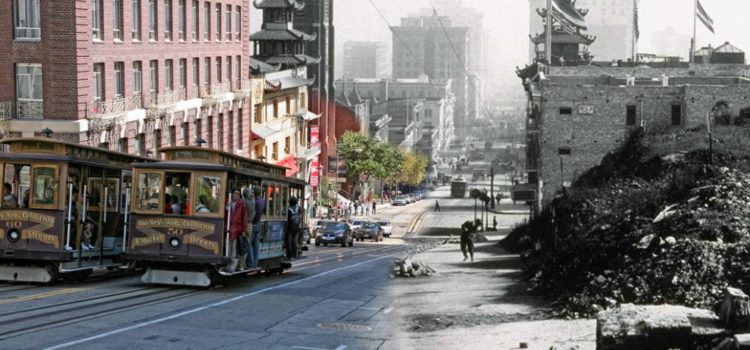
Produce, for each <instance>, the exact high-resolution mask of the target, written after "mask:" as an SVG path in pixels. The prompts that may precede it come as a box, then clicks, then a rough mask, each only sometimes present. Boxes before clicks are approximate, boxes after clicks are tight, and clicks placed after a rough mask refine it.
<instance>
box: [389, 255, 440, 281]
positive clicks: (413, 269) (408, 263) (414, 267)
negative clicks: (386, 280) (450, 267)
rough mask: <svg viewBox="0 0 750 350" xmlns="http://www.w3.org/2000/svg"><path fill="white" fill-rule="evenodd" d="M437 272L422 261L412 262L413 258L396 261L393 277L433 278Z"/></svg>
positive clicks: (394, 262)
mask: <svg viewBox="0 0 750 350" xmlns="http://www.w3.org/2000/svg"><path fill="white" fill-rule="evenodd" d="M434 273H435V270H434V269H433V268H431V267H430V266H429V265H427V264H425V263H423V262H421V261H412V259H411V258H406V259H396V260H394V261H393V276H396V277H419V276H432V275H433V274H434Z"/></svg>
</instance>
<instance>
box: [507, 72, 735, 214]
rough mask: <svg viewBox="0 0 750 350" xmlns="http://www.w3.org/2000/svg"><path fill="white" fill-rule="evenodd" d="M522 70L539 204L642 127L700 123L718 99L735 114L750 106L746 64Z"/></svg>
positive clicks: (529, 167) (532, 179)
mask: <svg viewBox="0 0 750 350" xmlns="http://www.w3.org/2000/svg"><path fill="white" fill-rule="evenodd" d="M542 71H546V74H543V73H540V72H542ZM518 73H519V77H520V78H521V79H522V80H523V84H524V88H525V91H526V93H527V96H528V105H529V108H528V118H527V123H526V134H527V138H526V139H527V148H526V149H527V162H526V171H527V176H528V184H527V185H526V186H529V187H531V188H534V189H536V190H537V192H538V194H539V197H538V199H539V201H538V204H539V205H538V206H537V208H538V209H539V208H541V206H542V204H544V203H548V202H549V201H551V200H552V198H553V197H554V195H555V193H557V192H558V191H560V190H561V188H562V186H563V185H566V186H567V185H569V184H570V183H573V182H574V181H575V180H576V179H577V178H578V177H579V176H580V175H581V174H583V173H584V172H585V171H587V170H588V169H590V168H591V167H593V166H596V165H598V164H599V163H600V162H601V160H602V158H603V157H604V156H605V155H606V154H607V153H609V152H612V151H614V150H616V149H617V148H618V147H619V146H621V145H623V144H624V142H625V141H626V140H627V138H628V137H629V135H630V134H631V133H633V132H634V131H636V130H638V129H640V128H643V129H646V130H653V129H657V130H665V131H666V132H669V131H672V130H674V131H677V130H684V129H689V128H695V127H699V126H703V125H705V123H706V114H707V113H709V112H711V111H712V110H714V108H716V107H717V106H718V105H719V104H726V105H728V106H729V107H730V112H731V113H732V115H739V113H740V110H742V109H745V108H747V107H748V106H750V101H748V99H747V96H748V91H750V83H749V82H750V80H748V79H747V78H748V77H750V67H748V66H744V65H733V64H729V65H728V64H690V65H689V66H688V65H687V64H685V65H684V66H682V67H677V68H660V67H658V66H654V67H649V66H645V65H642V66H638V67H611V66H608V67H600V66H595V65H585V66H576V67H560V66H550V67H545V66H543V65H534V66H529V67H527V68H526V69H524V70H520V71H519V72H518Z"/></svg>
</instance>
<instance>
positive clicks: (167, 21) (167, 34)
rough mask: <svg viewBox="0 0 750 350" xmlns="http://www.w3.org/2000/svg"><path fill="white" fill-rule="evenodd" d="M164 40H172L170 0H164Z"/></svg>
mask: <svg viewBox="0 0 750 350" xmlns="http://www.w3.org/2000/svg"><path fill="white" fill-rule="evenodd" d="M164 40H167V41H172V0H164Z"/></svg>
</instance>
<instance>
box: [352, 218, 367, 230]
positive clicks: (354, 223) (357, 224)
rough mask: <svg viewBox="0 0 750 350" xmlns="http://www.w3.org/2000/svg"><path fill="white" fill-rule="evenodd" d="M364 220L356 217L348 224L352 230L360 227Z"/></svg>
mask: <svg viewBox="0 0 750 350" xmlns="http://www.w3.org/2000/svg"><path fill="white" fill-rule="evenodd" d="M364 222H365V221H364V220H360V219H356V220H353V221H352V223H351V224H349V226H350V227H351V228H352V231H354V230H356V229H358V228H360V227H361V226H362V224H363V223H364Z"/></svg>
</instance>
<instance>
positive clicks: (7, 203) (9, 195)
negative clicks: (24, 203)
mask: <svg viewBox="0 0 750 350" xmlns="http://www.w3.org/2000/svg"><path fill="white" fill-rule="evenodd" d="M16 207H18V197H16V196H15V195H13V186H11V185H10V184H9V183H7V182H6V183H5V184H4V185H3V208H16Z"/></svg>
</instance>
